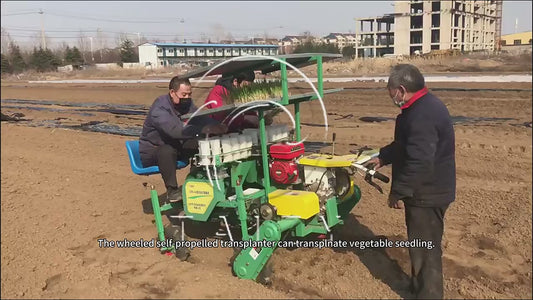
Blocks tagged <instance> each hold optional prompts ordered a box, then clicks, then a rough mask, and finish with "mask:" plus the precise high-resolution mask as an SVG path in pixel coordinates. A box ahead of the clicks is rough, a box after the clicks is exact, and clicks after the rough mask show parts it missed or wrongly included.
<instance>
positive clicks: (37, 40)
mask: <svg viewBox="0 0 533 300" xmlns="http://www.w3.org/2000/svg"><path fill="white" fill-rule="evenodd" d="M44 40H45V43H46V48H48V49H51V48H52V39H51V38H50V37H49V36H48V35H46V34H45V35H44ZM30 41H31V44H33V47H37V48H40V47H42V46H43V45H42V43H43V42H42V41H43V39H42V37H41V33H34V34H32V35H31V37H30Z"/></svg>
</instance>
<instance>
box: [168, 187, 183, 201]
mask: <svg viewBox="0 0 533 300" xmlns="http://www.w3.org/2000/svg"><path fill="white" fill-rule="evenodd" d="M182 200H183V197H182V190H181V187H179V188H169V189H167V201H168V202H171V203H173V202H179V201H182Z"/></svg>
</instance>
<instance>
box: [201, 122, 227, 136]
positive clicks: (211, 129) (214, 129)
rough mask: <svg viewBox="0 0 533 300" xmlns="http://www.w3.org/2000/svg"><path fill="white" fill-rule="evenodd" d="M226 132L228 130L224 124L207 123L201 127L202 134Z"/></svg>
mask: <svg viewBox="0 0 533 300" xmlns="http://www.w3.org/2000/svg"><path fill="white" fill-rule="evenodd" d="M226 132H228V126H226V125H225V124H216V125H207V126H205V127H204V128H202V133H203V134H213V135H218V134H224V133H226Z"/></svg>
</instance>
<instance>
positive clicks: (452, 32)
mask: <svg viewBox="0 0 533 300" xmlns="http://www.w3.org/2000/svg"><path fill="white" fill-rule="evenodd" d="M394 11H395V12H394V24H395V30H394V40H395V44H394V54H397V55H406V54H408V55H410V54H413V53H415V51H418V52H420V53H428V52H430V51H431V50H448V49H457V50H460V51H467V52H469V51H480V50H488V51H494V50H495V47H496V45H497V42H498V39H499V35H498V36H497V34H496V33H497V31H498V32H500V29H499V28H497V25H498V26H501V11H502V10H501V0H499V1H496V0H473V1H471V0H468V1H465V0H454V1H396V3H395V10H394Z"/></svg>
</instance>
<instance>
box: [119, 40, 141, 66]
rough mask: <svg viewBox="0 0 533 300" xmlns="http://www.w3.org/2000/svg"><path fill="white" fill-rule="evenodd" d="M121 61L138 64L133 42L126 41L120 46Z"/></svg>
mask: <svg viewBox="0 0 533 300" xmlns="http://www.w3.org/2000/svg"><path fill="white" fill-rule="evenodd" d="M120 61H121V62H137V61H138V59H137V56H136V55H135V50H134V49H133V42H132V41H130V40H124V42H122V45H120Z"/></svg>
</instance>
